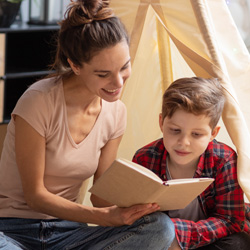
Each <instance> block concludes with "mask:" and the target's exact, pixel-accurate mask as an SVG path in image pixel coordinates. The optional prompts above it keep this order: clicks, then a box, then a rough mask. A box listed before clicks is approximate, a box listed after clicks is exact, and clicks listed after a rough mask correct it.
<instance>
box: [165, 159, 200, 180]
mask: <svg viewBox="0 0 250 250" xmlns="http://www.w3.org/2000/svg"><path fill="white" fill-rule="evenodd" d="M197 164H198V162H196V163H192V164H190V165H185V166H180V165H176V164H173V163H172V162H171V160H170V159H169V157H167V167H168V170H169V173H170V176H171V177H172V179H183V178H193V177H194V174H195V171H196V169H197Z"/></svg>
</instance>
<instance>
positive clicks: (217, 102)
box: [162, 77, 225, 129]
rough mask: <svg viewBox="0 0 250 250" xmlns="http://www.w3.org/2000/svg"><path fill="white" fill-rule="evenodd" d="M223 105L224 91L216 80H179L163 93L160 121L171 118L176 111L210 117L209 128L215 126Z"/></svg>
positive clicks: (197, 78) (195, 78)
mask: <svg viewBox="0 0 250 250" xmlns="http://www.w3.org/2000/svg"><path fill="white" fill-rule="evenodd" d="M224 103H225V95H224V90H223V88H222V86H221V84H220V83H219V81H218V80H217V79H216V78H211V79H205V78H201V77H190V78H180V79H178V80H176V81H174V82H173V83H172V84H171V85H170V86H169V87H168V88H167V90H166V91H165V93H164V95H163V100H162V120H164V118H165V117H168V118H171V117H172V116H173V114H174V112H175V111H176V110H177V109H181V110H184V111H186V112H189V113H192V114H194V115H206V116H207V117H210V118H211V119H210V123H209V125H210V127H211V128H212V129H214V128H215V126H216V125H217V123H218V121H219V119H220V117H221V113H222V111H223V107H224Z"/></svg>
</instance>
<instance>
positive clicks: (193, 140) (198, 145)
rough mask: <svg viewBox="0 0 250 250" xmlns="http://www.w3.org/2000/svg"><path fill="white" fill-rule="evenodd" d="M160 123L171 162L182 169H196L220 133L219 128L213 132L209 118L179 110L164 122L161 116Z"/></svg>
mask: <svg viewBox="0 0 250 250" xmlns="http://www.w3.org/2000/svg"><path fill="white" fill-rule="evenodd" d="M159 122H160V128H161V131H162V133H163V142H164V146H165V148H166V150H167V151H168V153H169V155H170V162H171V163H172V164H174V165H175V166H180V167H196V165H197V163H198V160H199V157H200V155H201V154H202V153H203V152H204V151H205V149H206V148H207V146H208V143H209V142H210V141H212V140H213V139H214V138H215V136H216V135H217V134H218V132H219V126H217V127H216V128H215V129H214V130H213V131H212V129H211V127H210V126H209V122H210V118H209V117H206V116H205V115H199V116H197V115H194V114H192V113H187V112H186V111H183V110H177V111H176V112H175V113H174V115H173V116H172V117H171V118H168V117H165V118H164V120H163V121H162V116H161V114H160V119H159Z"/></svg>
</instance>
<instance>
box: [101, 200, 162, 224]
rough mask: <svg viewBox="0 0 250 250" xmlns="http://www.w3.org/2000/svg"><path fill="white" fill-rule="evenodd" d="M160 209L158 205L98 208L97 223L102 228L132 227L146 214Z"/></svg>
mask: <svg viewBox="0 0 250 250" xmlns="http://www.w3.org/2000/svg"><path fill="white" fill-rule="evenodd" d="M159 209H160V207H159V205H157V204H155V203H154V204H140V205H134V206H131V207H128V208H119V207H117V206H111V207H105V208H98V210H99V211H96V212H97V214H98V215H97V220H98V221H97V222H96V224H98V225H100V226H122V225H131V224H133V223H134V222H135V221H136V220H138V219H139V218H141V217H142V216H144V215H146V214H150V213H153V212H156V211H158V210H159Z"/></svg>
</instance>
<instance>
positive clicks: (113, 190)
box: [89, 159, 214, 211]
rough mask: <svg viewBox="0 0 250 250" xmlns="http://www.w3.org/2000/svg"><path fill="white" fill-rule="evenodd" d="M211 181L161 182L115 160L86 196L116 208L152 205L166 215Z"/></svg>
mask: <svg viewBox="0 0 250 250" xmlns="http://www.w3.org/2000/svg"><path fill="white" fill-rule="evenodd" d="M213 181H214V179H213V178H187V179H174V180H169V181H166V182H164V181H162V180H161V179H160V177H158V176H157V175H156V174H155V173H153V172H152V171H151V170H149V169H147V168H145V167H143V166H140V165H138V164H136V163H134V162H131V161H129V160H125V159H116V160H115V161H114V162H113V164H112V165H111V166H110V168H108V169H107V171H105V173H104V174H103V175H102V176H101V177H100V178H99V179H98V180H97V181H96V182H95V184H94V185H93V186H92V187H91V188H90V190H89V192H91V193H93V194H95V195H96V196H99V197H100V198H102V199H104V200H106V201H108V202H110V203H112V204H115V205H117V206H119V207H129V206H131V205H135V204H145V203H154V202H155V203H157V204H158V205H159V206H160V207H161V211H166V210H173V209H183V208H185V207H186V206H187V205H188V204H189V203H190V202H191V201H192V200H194V199H195V198H196V197H197V196H198V195H199V194H200V193H201V192H202V191H204V190H205V189H206V188H207V187H208V186H209V185H210V184H211V183H212V182H213Z"/></svg>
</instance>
